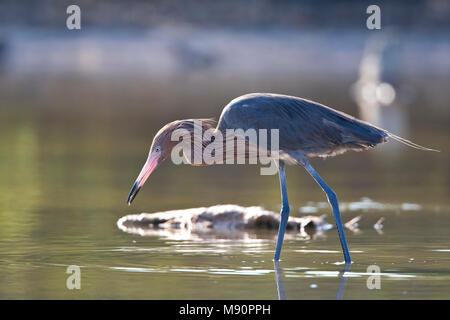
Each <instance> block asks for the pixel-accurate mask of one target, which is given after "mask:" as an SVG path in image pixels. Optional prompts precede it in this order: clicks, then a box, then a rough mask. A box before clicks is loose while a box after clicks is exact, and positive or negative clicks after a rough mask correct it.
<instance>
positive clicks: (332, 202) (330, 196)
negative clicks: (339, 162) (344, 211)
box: [299, 159, 352, 263]
mask: <svg viewBox="0 0 450 320" xmlns="http://www.w3.org/2000/svg"><path fill="white" fill-rule="evenodd" d="M299 163H300V164H302V165H303V166H304V167H305V169H306V171H308V172H309V174H310V175H311V176H312V177H313V178H314V180H316V182H317V183H318V184H319V185H320V186H321V187H322V190H323V191H325V193H326V194H327V197H328V202H329V203H330V205H331V208H332V209H333V215H334V220H335V221H336V227H337V230H338V233H339V240H340V241H341V246H342V251H343V253H344V259H345V262H346V263H350V262H352V260H351V259H350V253H349V252H348V247H347V241H346V240H345V235H344V228H343V227H342V222H341V214H340V213H339V204H338V200H337V197H336V193H334V191H333V190H331V188H330V187H329V186H328V185H327V184H326V183H325V181H323V180H322V178H321V177H320V176H319V175H318V174H317V172H316V170H314V168H313V167H311V165H310V164H309V162H308V161H307V160H306V159H304V160H303V161H302V162H299Z"/></svg>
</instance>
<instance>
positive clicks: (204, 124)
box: [183, 119, 249, 166]
mask: <svg viewBox="0 0 450 320" xmlns="http://www.w3.org/2000/svg"><path fill="white" fill-rule="evenodd" d="M185 121H189V123H185V125H184V126H183V129H186V130H187V131H188V132H189V135H190V137H189V138H190V140H189V141H190V153H189V152H183V154H184V158H185V159H186V160H187V162H189V163H190V164H191V165H194V166H208V165H212V164H223V163H229V162H231V161H233V163H238V162H237V157H238V155H240V156H242V157H243V158H244V159H248V156H249V147H248V143H247V141H244V142H243V144H242V141H240V142H238V140H237V138H236V137H234V136H231V137H230V136H229V135H227V134H226V133H225V132H222V131H221V130H219V129H218V128H215V126H214V121H212V120H210V119H192V120H185ZM239 143H240V144H241V145H240V147H241V148H242V151H240V153H239V152H238V148H239Z"/></svg>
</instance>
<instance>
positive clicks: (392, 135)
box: [386, 132, 440, 152]
mask: <svg viewBox="0 0 450 320" xmlns="http://www.w3.org/2000/svg"><path fill="white" fill-rule="evenodd" d="M386 133H387V135H388V137H389V138H392V139H394V140H396V141H398V142H400V143H403V144H404V145H407V146H408V147H411V148H414V149H419V150H424V151H434V152H440V151H439V150H435V149H430V148H425V147H422V146H421V145H418V144H417V143H414V142H412V141H409V140H406V139H404V138H402V137H399V136H396V135H395V134H393V133H390V132H386Z"/></svg>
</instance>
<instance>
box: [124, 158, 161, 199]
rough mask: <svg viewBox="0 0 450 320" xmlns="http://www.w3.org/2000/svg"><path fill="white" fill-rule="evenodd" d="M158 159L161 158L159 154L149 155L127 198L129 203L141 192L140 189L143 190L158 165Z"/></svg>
mask: <svg viewBox="0 0 450 320" xmlns="http://www.w3.org/2000/svg"><path fill="white" fill-rule="evenodd" d="M158 159H159V155H158V154H154V155H150V156H149V157H148V159H147V161H146V162H145V164H144V167H142V170H141V172H140V173H139V176H138V177H137V179H136V182H135V183H134V184H133V187H132V188H131V190H130V194H129V195H128V199H127V204H128V205H130V204H131V202H133V200H134V198H135V197H136V196H137V194H138V193H139V190H141V188H142V186H143V185H144V183H145V181H146V180H147V179H148V177H149V176H150V174H151V173H152V172H153V170H155V168H156V166H157V165H158Z"/></svg>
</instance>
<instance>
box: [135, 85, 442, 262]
mask: <svg viewBox="0 0 450 320" xmlns="http://www.w3.org/2000/svg"><path fill="white" fill-rule="evenodd" d="M199 120H201V119H199ZM193 122H194V119H189V120H177V121H174V122H171V123H169V124H167V125H165V126H164V127H163V128H162V129H160V130H159V131H158V133H157V134H156V136H155V137H154V139H153V143H152V145H151V147H150V152H149V155H148V158H147V161H146V162H145V164H144V167H143V168H142V170H141V172H140V174H139V176H138V177H137V179H136V182H135V183H134V185H133V187H132V188H131V191H130V194H129V196H128V200H127V202H128V205H129V204H130V203H131V202H132V201H133V199H134V198H135V197H136V195H137V194H138V192H139V190H140V189H141V187H142V185H143V184H144V182H145V181H146V180H147V178H148V177H149V175H150V174H151V173H152V171H153V170H155V168H156V167H157V166H158V165H159V164H160V163H161V161H163V160H164V159H166V158H167V157H168V156H169V154H170V153H171V150H172V149H173V148H174V146H175V145H176V144H177V142H175V141H172V139H171V134H172V132H174V131H175V130H176V129H179V128H184V129H186V130H188V132H191V133H192V134H194V125H193ZM202 126H203V128H202V130H207V129H211V128H213V126H212V123H211V121H203V122H202ZM227 129H234V130H236V129H242V130H248V129H255V130H259V129H267V130H271V129H278V130H279V152H280V160H279V167H278V174H279V178H280V186H281V199H282V207H281V213H280V214H281V219H280V226H279V229H278V238H277V244H276V249H275V256H274V260H275V261H278V260H279V259H280V253H281V247H282V245H283V238H284V232H285V230H286V225H287V221H288V218H289V202H288V195H287V187H286V174H285V163H298V164H300V165H301V166H303V167H304V168H305V169H306V171H308V173H309V174H310V175H311V176H312V177H313V178H314V180H315V181H316V182H317V183H318V184H319V186H320V187H321V188H322V190H323V191H324V192H325V193H326V195H327V198H328V202H329V203H330V205H331V208H332V211H333V215H334V219H335V222H336V227H337V230H338V234H339V239H340V242H341V246H342V251H343V254H344V259H345V262H347V263H350V262H351V259H350V253H349V251H348V247H347V241H346V240H345V235H344V230H343V227H342V222H341V216H340V213H339V205H338V200H337V197H336V194H335V193H334V191H333V190H332V189H331V188H330V187H329V186H328V185H327V184H326V183H325V181H324V180H323V179H322V178H321V177H320V176H319V175H318V174H317V172H316V171H315V170H314V169H313V167H312V166H311V165H310V164H309V162H308V160H307V158H308V157H327V156H334V155H337V154H341V153H343V152H345V151H347V150H355V151H360V150H366V149H369V148H373V147H374V146H375V145H377V144H379V143H382V142H385V141H387V139H388V138H393V139H395V140H397V141H399V142H401V143H404V144H406V145H407V146H410V147H413V148H416V149H421V150H430V151H436V150H432V149H428V148H425V147H422V146H420V145H417V144H415V143H413V142H411V141H408V140H406V139H403V138H401V137H398V136H396V135H394V134H392V133H390V132H388V131H386V130H384V129H381V128H377V127H375V126H373V125H371V124H369V123H366V122H363V121H361V120H358V119H356V118H354V117H352V116H350V115H347V114H345V113H343V112H340V111H336V110H334V109H332V108H329V107H327V106H324V105H322V104H319V103H317V102H313V101H309V100H305V99H302V98H298V97H292V96H286V95H279V94H268V93H253V94H247V95H244V96H241V97H238V98H236V99H234V100H232V101H231V102H230V103H229V104H228V105H227V106H226V107H225V108H224V109H223V111H222V114H221V116H220V119H219V122H218V124H217V127H216V128H215V130H216V131H217V130H218V131H220V132H222V133H223V134H225V131H226V130H227ZM210 142H211V141H202V144H203V146H204V145H207V144H208V143H210ZM281 156H282V157H281ZM286 160H287V161H286Z"/></svg>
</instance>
